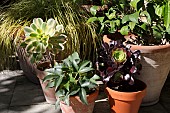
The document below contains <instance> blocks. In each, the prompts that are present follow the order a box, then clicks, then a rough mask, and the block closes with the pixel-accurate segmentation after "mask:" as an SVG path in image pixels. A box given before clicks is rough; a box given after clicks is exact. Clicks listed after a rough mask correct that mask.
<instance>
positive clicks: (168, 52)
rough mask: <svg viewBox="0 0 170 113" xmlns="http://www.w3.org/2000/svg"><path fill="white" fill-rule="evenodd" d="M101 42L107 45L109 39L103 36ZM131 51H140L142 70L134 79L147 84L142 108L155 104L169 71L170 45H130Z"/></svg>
mask: <svg viewBox="0 0 170 113" xmlns="http://www.w3.org/2000/svg"><path fill="white" fill-rule="evenodd" d="M103 41H104V42H107V43H108V42H109V41H110V39H108V38H107V36H106V35H105V36H104V37H103ZM131 50H132V51H133V50H140V51H141V63H142V70H141V72H140V75H139V76H136V78H138V79H140V80H142V81H143V82H145V83H146V84H147V94H146V96H145V97H144V99H143V101H142V106H149V105H153V104H156V103H157V102H158V101H159V97H160V93H161V90H162V87H163V85H164V83H165V81H166V78H167V76H168V73H169V71H170V60H169V59H170V44H167V45H158V46H139V45H131Z"/></svg>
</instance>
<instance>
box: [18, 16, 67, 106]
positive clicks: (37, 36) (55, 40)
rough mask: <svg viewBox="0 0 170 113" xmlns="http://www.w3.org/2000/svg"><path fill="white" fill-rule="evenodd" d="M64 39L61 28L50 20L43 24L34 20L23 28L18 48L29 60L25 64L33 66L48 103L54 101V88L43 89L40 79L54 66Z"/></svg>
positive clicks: (37, 19) (41, 21) (44, 84)
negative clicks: (21, 39)
mask: <svg viewBox="0 0 170 113" xmlns="http://www.w3.org/2000/svg"><path fill="white" fill-rule="evenodd" d="M66 37H67V36H66V34H65V33H64V28H63V26H62V25H57V24H56V21H55V20H54V19H52V18H50V19H48V20H47V21H46V22H43V20H42V19H41V18H34V19H33V22H32V23H31V25H30V26H25V27H24V39H23V41H22V43H21V45H20V46H21V47H23V49H24V50H25V52H26V55H27V58H29V59H27V60H28V61H27V62H29V61H30V63H32V64H34V66H33V68H34V70H35V71H36V75H37V77H38V78H39V80H40V84H41V86H42V89H43V92H44V95H45V97H46V100H47V102H49V103H55V101H56V98H55V90H54V88H51V89H50V88H49V89H45V87H46V85H47V82H46V83H42V79H43V78H44V77H45V76H46V74H45V73H44V70H45V69H47V68H50V67H53V66H54V62H55V60H56V58H55V56H56V54H57V53H58V52H59V51H61V50H63V49H64V46H63V44H64V43H65V42H66ZM19 50H20V49H19ZM19 59H20V61H22V56H21V55H19ZM23 63H24V61H23ZM21 64H22V62H21ZM30 65H31V64H30ZM28 76H29V75H28Z"/></svg>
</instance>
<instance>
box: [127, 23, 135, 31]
mask: <svg viewBox="0 0 170 113" xmlns="http://www.w3.org/2000/svg"><path fill="white" fill-rule="evenodd" d="M135 25H136V23H135V22H129V27H130V29H131V30H132V31H133V29H134V27H135Z"/></svg>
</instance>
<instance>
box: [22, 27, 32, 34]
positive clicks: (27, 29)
mask: <svg viewBox="0 0 170 113" xmlns="http://www.w3.org/2000/svg"><path fill="white" fill-rule="evenodd" d="M24 32H25V34H30V33H32V32H34V30H33V29H32V28H30V27H28V26H26V27H24Z"/></svg>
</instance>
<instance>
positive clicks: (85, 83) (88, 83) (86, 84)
mask: <svg viewBox="0 0 170 113" xmlns="http://www.w3.org/2000/svg"><path fill="white" fill-rule="evenodd" d="M80 85H81V87H87V86H89V85H90V82H89V81H85V82H84V83H82V84H80Z"/></svg>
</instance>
